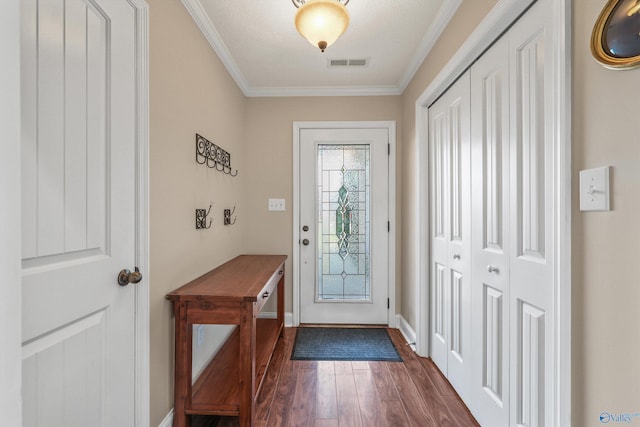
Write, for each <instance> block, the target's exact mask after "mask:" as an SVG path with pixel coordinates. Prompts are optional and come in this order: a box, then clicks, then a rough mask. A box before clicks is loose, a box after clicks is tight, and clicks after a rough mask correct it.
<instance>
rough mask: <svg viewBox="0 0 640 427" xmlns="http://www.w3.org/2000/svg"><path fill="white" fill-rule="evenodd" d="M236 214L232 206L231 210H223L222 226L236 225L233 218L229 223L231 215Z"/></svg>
mask: <svg viewBox="0 0 640 427" xmlns="http://www.w3.org/2000/svg"><path fill="white" fill-rule="evenodd" d="M235 212H236V205H233V210H231V209H225V210H224V212H223V218H224V225H233V224H235V223H236V220H237V219H238V218H237V217H235V216H234V217H233V222H231V215H233V214H234V213H235Z"/></svg>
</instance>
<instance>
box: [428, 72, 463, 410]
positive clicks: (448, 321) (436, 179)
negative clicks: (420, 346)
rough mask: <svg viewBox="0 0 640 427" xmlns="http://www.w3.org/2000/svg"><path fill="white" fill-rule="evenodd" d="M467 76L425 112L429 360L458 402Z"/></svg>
mask: <svg viewBox="0 0 640 427" xmlns="http://www.w3.org/2000/svg"><path fill="white" fill-rule="evenodd" d="M469 84H470V81H469V72H466V73H465V74H463V75H462V76H461V77H460V78H459V79H458V80H457V81H456V83H455V84H454V85H453V86H451V87H450V88H449V89H448V90H447V92H446V93H445V94H444V95H442V97H441V98H440V99H439V100H438V101H437V102H435V103H434V104H433V105H432V106H431V107H429V132H430V136H429V147H430V155H429V158H430V159H431V167H430V170H431V257H432V265H431V302H432V305H431V316H432V318H431V325H432V326H431V327H432V330H431V357H432V359H433V361H434V362H435V363H436V365H438V367H439V368H440V370H441V371H442V372H443V373H444V374H445V375H446V376H447V378H448V379H449V381H450V382H451V384H452V385H453V386H454V387H455V389H456V391H457V392H458V394H459V395H460V397H462V398H463V399H466V397H467V390H468V389H469V383H470V377H469V376H470V373H471V368H470V364H471V360H470V357H469V354H470V349H471V277H470V276H471V275H470V270H471V164H470V163H471V158H470V157H471V151H470V150H471V148H470V127H471V122H470V113H469V109H470V87H469Z"/></svg>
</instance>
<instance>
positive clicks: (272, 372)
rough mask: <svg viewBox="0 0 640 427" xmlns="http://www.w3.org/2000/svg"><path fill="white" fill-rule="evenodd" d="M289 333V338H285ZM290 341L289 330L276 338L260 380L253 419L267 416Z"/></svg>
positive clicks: (258, 419)
mask: <svg viewBox="0 0 640 427" xmlns="http://www.w3.org/2000/svg"><path fill="white" fill-rule="evenodd" d="M287 335H289V338H287ZM290 341H291V333H290V331H289V332H288V333H287V332H285V336H284V337H283V338H281V339H280V340H278V344H277V345H276V349H275V350H274V352H273V356H271V363H270V364H269V368H268V369H267V372H266V373H265V376H264V379H263V380H262V388H261V389H260V393H259V394H258V397H257V399H256V417H255V421H256V422H258V421H265V422H266V421H267V419H268V417H269V410H270V409H271V403H272V402H273V397H274V396H275V388H276V387H277V385H278V380H279V379H280V374H281V373H282V367H283V366H284V363H285V355H288V354H289V353H288V352H287V348H288V345H289V344H290Z"/></svg>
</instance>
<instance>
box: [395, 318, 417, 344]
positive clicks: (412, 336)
mask: <svg viewBox="0 0 640 427" xmlns="http://www.w3.org/2000/svg"><path fill="white" fill-rule="evenodd" d="M396 325H397V326H398V329H399V330H400V333H402V336H403V337H404V339H405V340H406V341H407V344H408V345H409V347H411V349H412V350H413V351H416V331H414V330H413V328H412V327H411V325H410V324H409V322H407V320H406V319H405V318H404V317H402V315H401V314H398V315H396Z"/></svg>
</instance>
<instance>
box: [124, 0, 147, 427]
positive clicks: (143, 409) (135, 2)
mask: <svg viewBox="0 0 640 427" xmlns="http://www.w3.org/2000/svg"><path fill="white" fill-rule="evenodd" d="M127 1H128V2H129V4H131V5H132V7H134V8H135V9H136V58H135V60H136V83H137V85H136V90H137V94H136V112H137V117H136V119H137V120H136V128H137V129H136V156H137V158H136V183H135V184H136V233H137V235H136V252H135V253H136V266H137V267H138V268H139V269H140V271H141V272H142V273H143V275H144V276H143V280H142V281H141V282H140V283H138V284H136V285H135V286H136V288H135V290H136V291H135V346H136V348H135V376H136V378H135V405H134V407H135V418H134V419H135V425H136V426H139V427H148V426H149V423H150V413H149V408H150V405H151V402H150V393H151V388H150V387H151V386H150V369H151V368H150V363H149V362H150V360H149V357H150V351H149V338H150V337H149V327H150V321H149V319H150V311H149V290H150V286H149V284H150V283H151V266H150V264H149V6H148V5H147V3H146V1H145V0H127Z"/></svg>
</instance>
